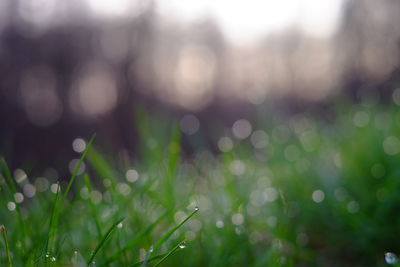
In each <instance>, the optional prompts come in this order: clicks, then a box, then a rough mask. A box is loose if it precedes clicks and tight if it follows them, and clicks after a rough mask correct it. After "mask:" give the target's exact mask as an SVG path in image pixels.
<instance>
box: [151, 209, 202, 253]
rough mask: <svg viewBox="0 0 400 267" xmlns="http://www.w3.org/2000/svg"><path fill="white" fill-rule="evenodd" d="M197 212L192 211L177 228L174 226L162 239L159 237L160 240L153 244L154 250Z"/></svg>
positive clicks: (195, 210) (196, 210)
mask: <svg viewBox="0 0 400 267" xmlns="http://www.w3.org/2000/svg"><path fill="white" fill-rule="evenodd" d="M198 211H199V208H197V207H196V208H195V209H194V211H192V213H190V214H189V216H187V217H186V218H185V219H184V220H183V221H182V222H181V223H180V224H178V225H177V226H175V227H174V228H171V229H170V230H169V231H168V232H167V233H166V234H165V235H164V236H163V237H161V239H160V240H158V241H157V242H156V243H155V244H154V250H156V249H158V248H159V247H160V246H161V245H162V244H163V243H164V242H165V241H167V240H168V238H170V237H171V235H172V234H173V233H175V232H176V231H177V230H178V229H179V228H181V227H182V226H183V225H184V224H185V223H186V222H187V221H188V220H189V219H190V218H192V217H193V215H195V214H196V213H197V212H198Z"/></svg>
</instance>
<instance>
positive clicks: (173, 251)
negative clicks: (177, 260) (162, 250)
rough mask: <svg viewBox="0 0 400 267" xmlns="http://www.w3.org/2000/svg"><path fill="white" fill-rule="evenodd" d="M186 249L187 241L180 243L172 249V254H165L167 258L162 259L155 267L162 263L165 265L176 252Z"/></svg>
mask: <svg viewBox="0 0 400 267" xmlns="http://www.w3.org/2000/svg"><path fill="white" fill-rule="evenodd" d="M185 247H186V243H185V241H182V242H180V243H179V244H178V245H176V246H175V247H174V248H173V249H171V251H170V252H168V253H167V254H165V256H164V257H162V259H161V260H160V261H159V262H157V263H156V264H155V265H154V267H156V266H158V265H160V264H161V263H163V262H164V261H165V260H166V259H167V258H168V257H169V256H171V255H172V254H173V253H175V251H177V250H178V249H181V248H182V249H183V248H185Z"/></svg>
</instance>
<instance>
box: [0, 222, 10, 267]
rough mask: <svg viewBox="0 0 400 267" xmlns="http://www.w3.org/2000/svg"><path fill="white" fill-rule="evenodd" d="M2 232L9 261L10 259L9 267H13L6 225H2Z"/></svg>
mask: <svg viewBox="0 0 400 267" xmlns="http://www.w3.org/2000/svg"><path fill="white" fill-rule="evenodd" d="M0 231H1V234H2V236H3V239H4V243H5V245H6V251H7V259H8V266H9V267H12V266H13V265H12V261H11V252H10V246H9V245H8V239H7V231H6V227H5V226H4V225H0Z"/></svg>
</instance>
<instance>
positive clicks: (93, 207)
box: [83, 173, 102, 238]
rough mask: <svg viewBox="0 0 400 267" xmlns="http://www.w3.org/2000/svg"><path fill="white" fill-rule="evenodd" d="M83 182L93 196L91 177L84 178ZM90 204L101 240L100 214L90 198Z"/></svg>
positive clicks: (86, 175)
mask: <svg viewBox="0 0 400 267" xmlns="http://www.w3.org/2000/svg"><path fill="white" fill-rule="evenodd" d="M83 180H84V181H85V185H86V187H87V189H88V192H89V194H92V191H93V187H92V183H91V182H90V177H89V175H88V174H87V173H86V174H85V176H84V177H83ZM88 202H89V207H90V211H91V212H92V217H93V219H94V223H95V225H96V230H97V234H98V235H99V238H100V237H101V235H102V234H101V227H100V222H99V218H98V214H97V212H96V207H95V206H94V203H93V202H92V201H90V198H89V201H88Z"/></svg>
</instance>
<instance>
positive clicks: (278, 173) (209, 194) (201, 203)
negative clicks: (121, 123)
mask: <svg viewBox="0 0 400 267" xmlns="http://www.w3.org/2000/svg"><path fill="white" fill-rule="evenodd" d="M138 123H139V125H140V127H139V129H140V132H139V136H140V144H141V147H140V154H139V156H138V157H136V158H135V159H134V160H133V159H130V158H128V157H122V156H121V157H120V156H116V155H114V154H113V153H112V151H111V152H108V153H107V152H106V151H102V149H101V148H102V146H101V144H98V143H96V140H95V138H94V137H92V138H91V139H90V141H89V140H88V142H87V144H86V147H85V150H84V151H83V152H82V153H81V154H80V156H81V160H80V161H79V162H78V163H77V164H76V165H75V168H74V169H73V174H72V176H71V177H70V178H67V179H55V178H54V177H51V175H48V177H47V176H46V175H43V177H31V176H30V175H29V173H25V172H24V171H23V170H22V169H17V170H12V171H10V170H9V169H8V167H7V163H6V161H7V160H6V159H1V163H0V164H1V174H2V176H1V180H0V185H1V191H0V225H3V227H0V231H1V232H2V235H1V239H2V240H1V243H0V265H1V266H87V265H89V266H157V265H158V264H160V265H164V266H385V265H387V264H386V263H385V256H384V255H385V252H388V251H389V252H393V253H395V254H397V253H400V241H399V236H400V216H399V214H398V212H399V211H400V193H399V192H400V160H399V157H400V109H399V108H398V107H397V106H396V105H395V104H390V105H385V106H384V105H382V106H377V105H368V103H361V104H359V105H352V106H350V107H347V108H345V107H341V108H340V109H337V110H336V112H335V115H334V118H333V119H332V120H330V121H329V122H327V121H326V120H321V119H317V118H315V117H313V116H312V115H311V114H299V115H296V116H294V117H292V118H291V119H289V120H285V121H284V122H283V121H279V120H268V121H261V120H260V121H258V122H257V124H254V125H253V132H252V135H251V136H249V137H246V138H243V139H237V138H235V137H234V136H233V135H232V132H230V131H226V132H225V134H223V135H221V136H218V137H217V138H216V139H215V145H216V147H219V149H220V150H221V151H220V152H219V153H211V152H210V150H209V149H201V150H199V151H197V152H196V153H194V155H192V156H191V157H182V155H181V147H180V144H181V133H180V130H179V127H178V126H177V125H174V124H172V123H170V122H166V121H164V122H163V121H159V120H157V119H154V118H152V119H148V118H147V119H146V117H145V116H142V117H141V118H140V119H139V120H138ZM171 125H172V126H171ZM193 138H197V139H199V138H200V139H201V135H200V133H199V134H197V135H196V136H195V137H193ZM88 139H89V138H88ZM80 163H82V164H80ZM66 164H68V163H66ZM83 165H85V168H83ZM386 261H387V262H393V263H395V261H396V258H395V255H394V254H387V257H386Z"/></svg>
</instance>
